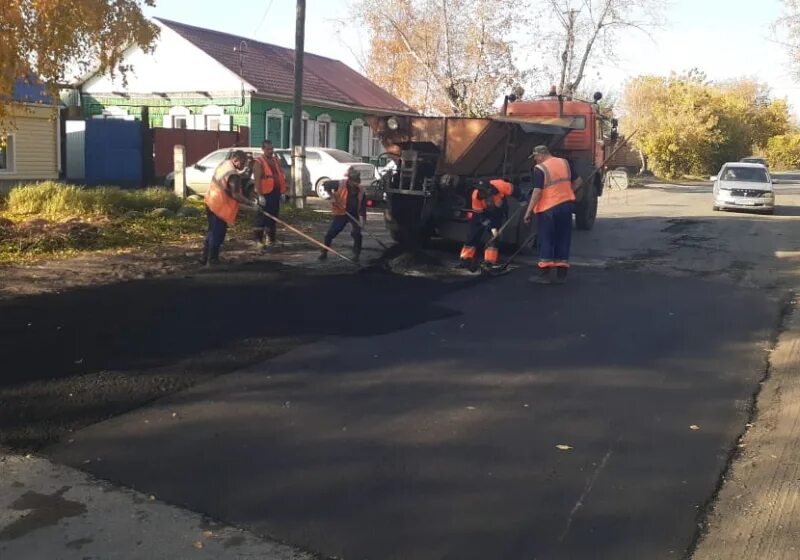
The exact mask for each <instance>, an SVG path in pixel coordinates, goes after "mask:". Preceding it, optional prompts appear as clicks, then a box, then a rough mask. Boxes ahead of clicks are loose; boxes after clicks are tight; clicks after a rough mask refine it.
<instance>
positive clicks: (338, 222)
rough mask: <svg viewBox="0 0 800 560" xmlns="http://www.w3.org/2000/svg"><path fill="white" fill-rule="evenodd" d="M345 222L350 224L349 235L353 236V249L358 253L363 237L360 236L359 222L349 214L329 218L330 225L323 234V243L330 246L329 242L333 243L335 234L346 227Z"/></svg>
mask: <svg viewBox="0 0 800 560" xmlns="http://www.w3.org/2000/svg"><path fill="white" fill-rule="evenodd" d="M354 215H355V214H354ZM347 224H350V228H351V229H350V237H352V238H353V251H355V252H356V253H358V252H360V251H361V244H362V242H363V238H362V236H361V224H359V223H357V222H356V221H355V220H353V219H352V218H350V217H349V216H334V217H333V220H331V225H330V227H329V228H328V233H326V234H325V245H326V246H328V247H330V246H331V243H333V240H334V239H336V236H337V235H339V234H340V233H342V230H344V228H346V227H347Z"/></svg>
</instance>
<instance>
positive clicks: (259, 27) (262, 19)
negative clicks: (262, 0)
mask: <svg viewBox="0 0 800 560" xmlns="http://www.w3.org/2000/svg"><path fill="white" fill-rule="evenodd" d="M272 2H273V0H269V4H267V9H266V10H264V15H263V16H261V21H260V22H259V23H258V26H257V27H256V30H255V31H253V36H254V37H255V36H256V34H257V33H258V32H259V30H260V29H261V26H262V25H264V22H265V21H267V14H268V13H269V9H270V8H271V7H272Z"/></svg>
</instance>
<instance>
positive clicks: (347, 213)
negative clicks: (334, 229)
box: [334, 203, 389, 251]
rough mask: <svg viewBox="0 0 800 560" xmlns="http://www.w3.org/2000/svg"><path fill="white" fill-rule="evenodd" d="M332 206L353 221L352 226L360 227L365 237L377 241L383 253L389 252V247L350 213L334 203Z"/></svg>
mask: <svg viewBox="0 0 800 560" xmlns="http://www.w3.org/2000/svg"><path fill="white" fill-rule="evenodd" d="M334 206H336V208H338V209H340V210H344V213H345V214H346V215H347V217H348V218H350V219H351V220H352V221H353V223H354V224H356V225H357V226H359V227H361V231H363V232H364V233H366V234H367V237H370V238H372V239H374V240H375V241H377V242H378V243H379V244H380V246H381V247H383V249H384V251H388V250H389V246H388V245H386V243H384V242H383V241H381V240H380V239H378V236H377V235H375V234H373V233H372V232H370V231H369V230H368V229H367V228H366V227H364V226H362V225H361V223H360V222H359V221H358V219H357V218H356V217H355V216H353V215H352V214H351V213H350V212H348V211H347V210H345V209H344V208H342V207H341V206H339V205H338V204H335V203H334Z"/></svg>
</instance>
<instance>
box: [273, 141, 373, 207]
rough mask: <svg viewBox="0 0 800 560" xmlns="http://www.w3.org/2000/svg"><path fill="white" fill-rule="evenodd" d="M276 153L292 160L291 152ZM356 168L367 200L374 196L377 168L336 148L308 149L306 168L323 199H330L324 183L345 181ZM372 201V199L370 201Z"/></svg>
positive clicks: (281, 151)
mask: <svg viewBox="0 0 800 560" xmlns="http://www.w3.org/2000/svg"><path fill="white" fill-rule="evenodd" d="M275 153H281V154H287V155H288V157H289V158H291V151H290V150H275ZM350 166H354V167H355V168H356V169H358V171H359V172H360V173H361V183H362V184H363V185H364V186H365V187H366V189H367V198H368V199H370V196H371V195H372V192H371V189H374V187H373V186H372V185H373V183H374V182H375V179H377V178H378V175H377V172H376V171H375V166H374V165H372V164H371V163H364V162H363V161H361V159H360V158H358V157H356V156H354V155H352V154H348V153H347V152H345V151H343V150H337V149H335V148H306V167H307V168H308V172H309V174H310V176H311V184H312V185H313V186H314V192H316V193H317V196H318V197H320V198H322V199H328V198H330V194H329V193H328V191H326V190H325V187H324V183H325V181H329V180H331V179H343V178H344V176H345V174H346V173H347V169H348V168H349V167H350ZM370 200H372V199H370Z"/></svg>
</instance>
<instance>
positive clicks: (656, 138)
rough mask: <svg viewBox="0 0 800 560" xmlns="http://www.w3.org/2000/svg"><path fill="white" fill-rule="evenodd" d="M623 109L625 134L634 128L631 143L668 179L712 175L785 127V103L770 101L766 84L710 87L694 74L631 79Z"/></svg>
mask: <svg viewBox="0 0 800 560" xmlns="http://www.w3.org/2000/svg"><path fill="white" fill-rule="evenodd" d="M623 109H624V115H623V125H624V127H623V128H624V130H625V131H627V132H628V133H630V132H631V131H632V130H634V129H638V130H639V133H638V135H637V136H636V138H635V140H634V144H635V145H636V146H637V147H638V148H639V149H640V150H641V151H642V153H643V155H644V156H646V157H647V159H648V161H649V162H650V164H651V165H652V168H653V171H655V172H656V173H658V174H660V175H663V176H665V177H668V178H674V177H680V176H681V175H686V174H708V173H710V172H713V171H716V170H717V169H719V167H720V165H722V163H724V162H726V161H732V160H738V159H739V158H741V157H744V156H747V155H750V154H752V153H753V152H754V151H755V150H758V149H762V150H763V149H764V148H765V147H766V146H767V145H768V144H769V141H770V138H773V137H775V136H778V135H783V134H786V133H787V132H788V131H789V129H790V126H789V119H790V117H789V109H788V106H787V104H786V101H785V100H782V99H779V100H772V99H771V97H770V94H769V89H768V88H767V87H766V86H765V85H763V84H759V83H758V82H755V81H753V80H750V79H740V80H734V81H729V82H723V83H712V82H709V81H708V80H707V78H706V76H705V74H703V73H702V72H700V71H698V70H692V71H690V72H688V73H686V74H683V75H674V74H673V75H671V76H669V77H661V76H640V77H638V78H636V79H634V80H632V81H631V82H629V83H628V84H627V86H626V88H625V93H624V101H623Z"/></svg>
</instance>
